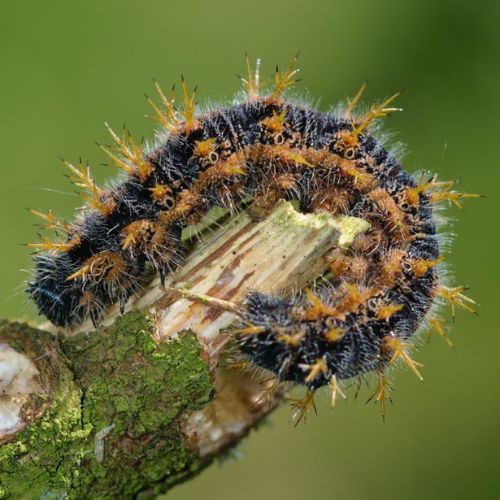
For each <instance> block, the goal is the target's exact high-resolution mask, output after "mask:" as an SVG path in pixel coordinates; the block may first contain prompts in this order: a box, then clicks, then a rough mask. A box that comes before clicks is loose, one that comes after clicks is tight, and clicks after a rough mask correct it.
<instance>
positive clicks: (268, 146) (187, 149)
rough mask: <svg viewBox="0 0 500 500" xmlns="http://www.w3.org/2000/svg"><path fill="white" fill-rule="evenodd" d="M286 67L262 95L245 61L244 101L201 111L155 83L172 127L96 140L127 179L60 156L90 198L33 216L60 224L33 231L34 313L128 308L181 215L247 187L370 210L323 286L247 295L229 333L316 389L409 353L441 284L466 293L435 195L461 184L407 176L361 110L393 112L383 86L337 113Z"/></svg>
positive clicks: (268, 199)
mask: <svg viewBox="0 0 500 500" xmlns="http://www.w3.org/2000/svg"><path fill="white" fill-rule="evenodd" d="M294 74H295V72H294V71H292V70H291V69H289V70H288V71H287V72H286V73H285V74H283V75H281V74H277V76H276V87H275V89H274V90H273V91H272V93H270V94H268V95H266V96H263V95H260V93H259V88H258V81H257V80H258V79H257V76H256V75H252V74H249V79H248V80H245V83H246V84H247V98H246V99H245V100H244V101H243V102H241V103H238V104H235V105H232V106H229V107H227V108H221V109H217V110H215V111H211V112H209V113H206V114H204V115H198V116H197V115H196V114H195V113H194V100H193V98H192V97H190V96H189V95H188V94H187V91H186V88H185V85H184V84H183V90H184V101H185V107H184V111H183V112H179V111H178V110H177V109H176V108H175V107H174V106H173V100H171V98H170V97H165V95H163V94H162V93H160V97H161V100H162V103H163V105H164V109H159V108H158V107H156V105H154V104H153V106H154V108H155V110H156V112H157V113H158V116H159V118H160V120H161V121H162V123H163V124H164V125H165V127H166V128H167V129H168V134H167V135H165V138H164V139H163V140H162V141H160V143H159V144H158V145H157V147H156V148H155V149H154V150H152V151H150V152H148V153H145V152H143V150H142V148H141V147H140V146H137V145H136V144H135V143H134V142H133V139H131V138H129V137H126V136H123V137H118V136H116V135H115V134H114V133H113V132H112V136H113V139H114V140H115V142H116V144H117V146H118V150H119V154H116V153H114V152H112V151H111V150H109V149H108V148H104V147H103V149H105V151H106V153H107V154H108V155H109V156H110V157H111V158H112V159H113V160H114V161H115V162H116V163H117V165H118V166H119V167H120V168H122V169H123V170H126V171H127V173H128V178H127V179H126V180H124V181H123V182H121V183H119V184H117V185H116V186H115V187H113V188H111V189H109V190H106V189H101V188H97V187H96V186H95V185H94V184H93V181H92V179H91V177H90V174H89V172H88V170H86V168H85V167H84V166H81V167H80V168H79V169H78V168H75V167H73V166H71V165H70V168H71V169H72V170H73V172H74V174H75V176H76V181H77V184H78V185H81V186H83V187H85V188H86V189H87V191H88V192H89V198H88V199H89V208H88V209H87V210H86V211H85V212H82V214H81V215H80V216H79V217H77V219H76V220H75V221H73V222H72V223H70V224H62V223H58V222H54V219H53V216H52V215H51V214H50V213H49V214H47V215H43V216H44V218H45V219H46V220H48V221H49V226H50V227H54V228H56V229H58V230H59V231H61V230H62V231H63V232H64V233H65V239H64V241H63V242H62V243H53V242H50V241H49V240H44V242H43V243H41V244H37V246H38V248H39V249H41V250H42V251H43V252H42V253H38V254H37V255H36V256H35V265H36V277H35V279H34V280H33V282H31V283H30V284H29V293H30V295H31V297H32V299H33V301H34V302H35V303H36V305H37V306H38V308H39V310H40V312H41V313H43V314H44V315H45V316H47V318H48V319H49V320H50V321H51V322H53V323H54V324H55V325H58V326H62V327H65V326H71V325H75V324H77V323H80V322H82V321H83V320H84V319H85V318H87V317H89V316H90V317H91V318H92V320H93V321H94V323H97V322H98V320H99V317H100V315H101V314H102V313H103V311H105V310H106V309H107V308H108V307H109V306H110V305H111V304H113V303H115V302H117V301H119V302H120V304H121V306H122V308H123V307H124V306H125V303H126V301H127V299H128V298H129V296H130V295H131V294H134V293H135V292H137V291H138V290H140V289H141V287H142V286H143V285H144V283H145V282H146V280H147V279H149V278H148V277H150V274H151V270H156V271H158V272H159V273H160V275H161V277H162V280H164V277H165V275H166V274H167V273H170V272H171V271H172V270H173V269H175V267H176V266H178V265H179V263H180V262H181V258H182V255H183V244H182V243H181V232H182V230H183V229H184V228H185V227H187V226H189V225H191V224H193V223H196V222H198V221H199V220H200V219H201V218H202V217H203V216H204V214H206V212H207V211H208V210H209V209H210V208H211V207H213V206H214V205H219V206H225V207H228V206H229V207H231V206H234V205H237V204H238V203H239V202H240V201H241V200H242V199H248V197H249V196H251V197H252V198H253V200H254V203H255V204H256V205H257V206H259V207H263V208H265V209H269V208H272V207H273V205H274V204H275V203H276V202H277V201H278V200H280V199H296V200H298V201H299V204H300V208H301V210H302V211H304V212H319V211H328V212H329V213H331V214H332V215H335V216H336V215H344V214H345V215H351V216H356V217H361V218H363V219H365V220H367V221H368V222H369V223H370V228H369V230H368V231H367V232H366V233H364V234H362V235H359V236H358V237H357V238H356V240H355V241H354V244H353V245H352V247H351V248H350V249H349V250H341V249H339V250H337V251H336V252H334V254H333V255H332V261H331V270H330V271H331V272H330V273H329V274H328V275H325V277H324V280H323V283H324V284H323V285H321V286H315V287H313V288H312V289H307V290H305V291H304V292H302V293H301V294H300V295H299V296H296V297H292V298H290V299H284V298H275V297H270V296H267V295H265V294H262V293H251V294H249V295H248V297H247V299H246V301H245V308H246V311H247V317H246V321H245V324H244V325H243V328H242V329H241V330H239V331H238V332H237V333H236V334H235V335H236V338H237V339H238V343H239V345H240V347H241V350H242V351H243V352H244V353H246V354H247V355H248V357H249V358H250V359H251V360H252V361H253V362H255V363H256V364H258V365H260V366H262V367H265V368H268V369H270V370H272V371H273V372H275V373H276V374H277V375H278V376H279V378H280V379H281V380H292V381H295V382H300V383H303V384H305V385H307V386H308V387H309V388H310V389H316V388H318V387H320V386H322V385H325V384H328V383H331V381H332V380H335V379H337V378H338V379H345V378H350V377H353V376H356V375H359V374H362V373H364V372H367V371H372V370H377V371H381V370H383V368H384V367H385V366H386V365H387V363H388V362H389V361H391V360H393V359H395V358H397V357H403V358H404V357H405V356H406V351H405V341H406V339H409V338H410V337H411V336H412V335H413V334H414V333H415V332H416V330H417V329H418V328H419V326H420V325H421V324H422V323H423V321H424V318H425V317H426V314H427V313H428V311H429V309H430V308H431V305H432V304H433V301H434V299H435V297H436V296H438V295H446V293H447V294H448V296H449V297H448V298H450V297H451V300H452V301H454V302H455V303H458V302H459V301H462V303H463V302H464V299H466V298H464V297H463V296H462V295H460V294H459V292H460V291H461V289H460V290H458V289H449V288H446V287H444V286H443V285H440V284H439V283H438V278H437V273H436V268H435V266H436V264H437V263H438V262H439V261H440V253H439V245H438V240H437V237H436V225H435V221H434V218H433V210H432V205H433V203H435V202H438V201H441V200H452V201H453V198H452V195H453V196H454V199H456V198H458V197H459V196H460V195H459V194H457V193H456V192H454V191H451V190H450V189H449V185H448V184H445V183H438V182H436V180H435V179H434V178H433V179H430V180H427V181H426V182H424V181H423V180H421V181H420V182H417V181H415V180H414V179H413V178H412V177H411V176H410V175H409V174H408V173H407V172H406V171H405V170H404V169H403V168H402V167H401V165H400V164H399V162H398V161H397V159H396V158H395V157H394V156H392V155H391V154H389V153H388V152H387V151H386V150H385V149H384V147H382V145H381V144H380V143H379V142H378V141H377V140H376V139H375V138H374V137H373V136H372V135H370V133H369V130H370V128H371V127H372V122H373V121H374V120H375V119H376V118H379V117H382V116H385V115H386V114H387V113H389V112H390V111H394V108H388V107H387V105H388V104H389V102H390V100H388V101H386V102H385V103H383V104H382V105H380V106H375V105H374V106H372V107H371V108H370V110H369V111H367V112H366V113H365V114H363V115H361V116H355V115H354V114H353V109H352V108H353V107H354V104H355V102H354V101H350V102H349V105H348V106H347V108H346V109H344V111H343V112H341V113H340V112H339V113H332V114H329V113H322V112H319V111H317V110H315V109H312V108H310V107H307V106H301V105H298V104H294V103H292V102H289V101H286V100H284V99H282V97H281V94H282V92H283V90H284V89H286V88H287V87H288V86H289V85H290V84H291V83H292V82H293V75H294ZM358 97H359V96H358ZM356 100H357V99H356ZM453 290H456V293H452V292H453ZM459 305H463V304H459ZM408 359H409V358H408ZM403 360H404V359H403ZM408 363H411V361H409V362H408ZM411 367H412V369H413V368H415V366H414V365H413V366H411ZM415 370H416V369H415Z"/></svg>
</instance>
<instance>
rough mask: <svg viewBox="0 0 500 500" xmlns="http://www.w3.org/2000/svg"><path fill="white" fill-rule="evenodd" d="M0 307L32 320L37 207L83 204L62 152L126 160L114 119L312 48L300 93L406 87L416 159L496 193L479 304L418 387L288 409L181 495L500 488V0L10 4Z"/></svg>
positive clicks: (1, 33)
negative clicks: (112, 148) (103, 151)
mask: <svg viewBox="0 0 500 500" xmlns="http://www.w3.org/2000/svg"><path fill="white" fill-rule="evenodd" d="M0 41H1V43H0V56H1V58H0V60H1V78H0V114H1V120H0V141H1V146H0V165H1V172H2V176H1V186H0V216H1V230H2V232H1V238H2V245H1V247H0V255H1V263H2V264H1V266H2V267H1V274H0V275H1V277H2V287H1V291H0V315H1V316H10V317H19V318H21V317H23V318H26V317H30V315H31V316H32V315H33V310H31V309H29V308H28V307H27V305H26V298H25V296H24V293H23V291H22V287H21V288H19V284H20V283H22V281H23V280H24V279H25V278H26V275H25V274H23V272H22V271H21V269H23V268H24V269H26V268H29V267H30V258H29V252H28V251H27V249H25V248H24V247H22V246H21V243H23V242H28V241H32V240H33V239H34V238H35V231H36V229H35V227H34V220H33V218H32V216H30V215H29V214H28V212H27V211H26V210H25V208H26V207H30V208H35V209H44V210H46V209H48V208H52V209H53V210H54V211H55V212H56V213H59V214H61V215H64V216H68V215H69V214H71V213H72V210H73V209H74V207H75V206H77V204H78V199H77V198H76V197H75V194H74V188H73V187H72V186H71V185H69V184H68V182H67V180H66V179H65V178H64V175H63V174H64V173H65V172H64V169H63V167H62V165H61V163H60V162H59V160H58V159H57V158H58V156H63V157H64V158H67V159H69V160H71V161H78V157H79V156H80V155H82V157H83V158H85V159H88V160H89V161H90V163H91V165H94V166H95V169H94V171H95V173H96V177H97V178H98V179H104V178H106V177H109V176H110V175H112V174H113V172H111V171H110V169H107V168H106V167H102V166H101V163H102V162H103V161H104V158H103V157H102V155H100V154H99V153H98V151H97V148H96V147H95V146H94V144H93V142H94V141H95V140H97V141H104V142H108V139H107V137H106V132H105V130H104V127H103V122H104V121H105V120H107V121H109V123H110V124H111V125H112V126H114V127H117V128H120V127H121V125H122V124H123V123H124V121H125V120H126V123H127V126H129V127H130V128H131V130H132V131H133V132H134V133H135V134H136V135H137V136H139V137H140V136H142V135H144V136H145V137H151V136H152V130H153V128H154V126H155V125H154V123H153V122H152V121H151V120H148V119H146V118H144V114H145V113H146V112H147V111H148V110H147V106H146V103H145V102H144V98H143V96H142V93H143V91H147V92H148V93H151V92H152V77H156V78H157V79H158V81H159V82H161V83H162V84H163V86H164V87H168V86H170V84H171V83H172V82H174V81H179V77H180V74H181V73H183V74H184V75H185V76H186V77H187V79H188V82H189V83H192V84H198V86H199V88H200V94H199V95H200V98H201V99H205V98H206V99H218V98H219V97H224V96H230V95H231V94H232V93H233V92H234V91H235V90H237V89H238V87H239V83H238V81H237V79H236V78H235V74H236V73H241V72H243V71H244V58H243V54H244V51H248V52H249V53H250V54H251V55H252V56H254V57H255V56H259V57H262V58H263V64H264V66H263V71H264V72H267V73H269V74H271V73H272V71H273V68H274V64H276V63H279V64H281V65H285V64H287V63H288V61H289V60H290V58H291V56H292V55H293V54H294V53H295V52H296V51H297V50H298V49H301V58H300V66H301V68H302V74H301V77H302V78H303V82H302V83H301V87H302V88H308V89H309V90H310V91H311V93H312V94H313V95H315V96H318V97H321V106H322V107H323V109H326V108H327V107H328V105H330V104H331V103H335V102H337V101H338V100H339V99H343V98H344V97H345V96H346V95H347V94H349V95H352V94H353V93H354V92H355V91H356V90H357V89H358V87H359V85H360V84H361V83H362V82H363V81H365V80H367V81H368V83H369V87H368V98H369V99H372V98H376V97H383V96H387V95H389V94H391V93H393V92H394V91H398V90H401V89H405V92H404V94H403V95H402V97H401V98H400V100H399V102H398V104H399V105H401V106H402V107H404V109H405V112H404V113H400V114H397V115H395V116H392V117H391V118H390V119H389V121H388V124H387V125H388V127H389V128H390V129H392V130H396V131H398V132H399V133H398V136H397V138H398V139H399V140H401V141H403V142H405V143H406V144H407V145H408V151H409V152H408V154H407V156H406V158H405V165H406V166H407V168H408V169H409V170H415V169H419V168H429V169H432V170H434V171H437V172H439V174H441V176H442V177H443V178H445V179H457V178H459V179H461V180H462V189H464V190H466V191H469V192H476V193H482V194H484V195H486V198H485V199H481V200H472V201H470V202H468V203H466V207H465V209H464V210H463V211H461V212H460V211H458V210H454V211H452V214H453V216H454V217H457V221H456V223H455V225H454V228H453V232H454V233H456V234H457V235H458V236H457V237H456V240H455V243H454V245H453V252H452V255H451V256H450V258H449V261H450V262H451V263H452V265H453V269H454V271H455V274H456V282H457V283H460V284H462V283H465V284H470V285H471V290H470V292H469V293H470V295H471V296H472V297H473V298H474V299H476V300H477V301H478V302H479V304H480V307H479V308H478V310H479V317H474V316H472V315H469V314H465V313H459V314H458V316H457V318H456V322H455V325H454V326H453V328H452V333H451V337H452V339H453V341H454V342H455V345H456V349H455V350H450V349H449V348H448V347H447V346H446V345H445V343H444V342H442V341H441V340H440V339H439V338H434V339H433V341H432V342H431V343H430V344H425V345H424V346H423V348H422V349H421V350H420V351H419V352H418V354H417V356H416V357H417V359H418V360H419V361H421V362H422V363H424V365H425V368H424V369H423V374H424V376H425V383H424V384H420V383H419V382H418V381H417V380H416V379H415V377H413V376H412V375H411V374H409V373H407V372H402V373H398V374H397V377H396V378H397V381H396V391H395V394H394V399H395V404H394V405H392V406H390V407H389V409H388V418H387V420H386V422H385V423H383V422H382V420H381V418H380V414H379V411H378V408H376V407H375V406H374V405H372V404H370V405H366V406H365V405H364V404H363V403H364V401H365V400H366V399H367V396H368V392H366V393H364V394H363V395H362V397H360V398H359V399H358V401H356V402H352V401H349V402H346V403H344V402H343V401H342V402H341V403H340V404H338V407H337V408H336V409H335V411H334V412H331V411H330V409H329V408H328V405H327V398H326V396H325V397H324V398H319V399H321V401H320V404H319V416H318V417H317V418H314V417H311V418H309V419H308V422H307V424H306V425H300V426H298V427H297V428H294V427H293V425H291V424H290V411H289V409H288V408H282V409H281V410H279V411H278V412H276V413H275V414H274V415H273V416H272V418H271V419H270V425H269V426H265V427H264V428H262V429H260V430H259V431H258V432H255V433H253V434H252V436H251V438H250V439H247V440H246V441H245V442H244V443H243V444H242V446H241V447H240V451H241V452H242V455H243V458H242V459H241V460H234V461H231V460H229V461H226V462H224V463H223V464H221V465H220V466H218V465H214V466H212V467H211V468H209V469H208V470H206V471H205V472H203V473H202V474H201V475H200V476H199V477H198V478H196V479H194V480H192V481H190V482H189V483H187V484H184V485H181V486H179V487H177V488H176V489H174V490H173V491H172V492H171V494H170V495H169V497H170V498H172V499H176V500H186V499H197V498H203V499H207V500H208V499H212V498H213V499H217V500H226V499H242V500H246V499H254V498H264V499H267V498H270V499H271V498H272V499H273V500H282V499H283V500H285V499H286V500H299V499H300V500H302V499H309V498H328V499H330V498H331V499H339V500H344V499H365V498H367V499H370V500H377V499H384V500H392V499H424V498H425V499H438V498H439V499H442V498H454V499H462V498H471V497H472V498H480V499H487V498H500V484H499V483H500V476H499V473H498V468H499V465H500V463H499V462H500V460H499V457H500V437H499V426H500V418H499V417H500V398H499V389H498V369H497V366H498V355H499V352H500V332H499V328H498V318H497V317H496V316H495V314H496V313H500V307H499V306H500V304H499V300H498V292H499V283H500V280H499V273H498V266H497V256H498V244H499V242H500V239H499V237H498V217H499V202H498V189H499V188H498V186H499V181H500V178H499V177H500V176H499V172H500V169H499V161H500V158H499V156H500V155H499V150H498V139H497V137H498V136H497V134H498V129H499V127H498V122H499V118H500V99H499V91H500V88H499V87H500V85H499V81H500V80H499V78H500V52H499V50H500V4H499V3H498V2H494V1H491V0H476V1H475V2H470V1H468V2H462V1H457V0H448V1H442V0H441V1H438V0H419V1H402V0H380V1H372V0H364V1H352V2H347V1H342V2H340V1H332V0H320V1H312V0H310V1H308V2H306V1H297V0H287V1H282V0H280V1H269V0H268V1H261V0H254V1H251V2H235V1H229V0H224V1H217V0H212V1H197V2H191V1H184V2H177V3H174V2H167V1H160V0H147V1H131V0H99V1H97V0H85V1H84V2H68V1H67V0H52V1H46V2H39V1H35V0H31V1H23V0H17V1H16V2H6V1H4V2H2V11H1V19H0Z"/></svg>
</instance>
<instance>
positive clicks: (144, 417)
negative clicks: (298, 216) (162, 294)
mask: <svg viewBox="0 0 500 500" xmlns="http://www.w3.org/2000/svg"><path fill="white" fill-rule="evenodd" d="M151 333H152V332H151V323H150V321H149V318H148V317H147V316H145V315H143V314H142V313H139V312H137V311H133V312H130V313H128V314H127V315H125V316H123V317H121V318H119V319H118V320H117V321H116V322H115V324H114V325H113V327H111V328H110V329H109V330H108V331H104V332H98V333H92V334H79V335H76V336H75V337H72V338H69V339H64V340H62V341H61V345H62V350H63V351H64V355H65V356H66V357H67V358H68V359H69V360H70V369H71V370H69V369H67V370H66V372H65V373H63V374H62V375H63V377H65V378H63V379H61V384H60V391H59V393H58V394H57V397H56V399H55V401H54V403H55V404H54V405H53V406H52V407H51V409H50V411H49V412H47V414H46V415H44V416H43V418H41V419H39V420H38V421H36V422H35V423H34V424H33V425H31V426H30V427H29V428H27V429H26V430H25V431H23V432H22V433H20V434H19V436H17V439H16V441H15V442H12V443H9V444H7V445H4V446H3V447H1V448H0V465H1V469H0V485H1V487H2V488H3V491H4V493H3V494H4V496H8V495H12V496H14V497H20V496H22V497H23V498H38V497H40V496H42V495H43V496H44V497H47V495H48V494H50V495H54V494H55V495H59V494H61V493H64V494H65V495H67V496H68V497H70V498H84V497H85V498H89V497H91V498H109V497H118V498H130V497H132V496H135V495H137V494H138V493H139V492H140V491H143V490H144V489H145V488H146V487H148V488H149V490H148V494H151V495H155V494H157V493H159V492H162V491H165V490H166V489H168V487H169V486H170V485H172V484H174V483H176V482H178V481H179V480H180V479H182V478H183V477H185V476H186V475H187V474H191V473H193V472H194V471H196V470H197V469H199V468H200V467H201V466H202V465H203V464H202V463H201V462H200V461H199V460H198V458H197V457H196V456H195V455H194V454H193V453H191V452H189V451H188V450H187V448H186V446H185V443H184V441H183V436H182V433H181V431H180V427H179V425H180V424H179V417H180V415H181V414H182V413H183V412H185V411H190V410H197V409H201V408H203V407H204V406H205V405H206V404H207V403H208V402H209V400H210V397H211V395H212V386H211V380H210V375H209V372H208V368H207V366H206V364H205V362H204V361H203V360H202V359H201V355H200V354H201V348H200V345H199V343H198V340H197V339H196V337H195V336H194V335H193V334H191V333H185V334H183V335H180V336H179V338H178V339H176V340H171V341H168V342H162V343H160V344H156V343H155V342H154V340H153V339H152V336H151ZM73 376H74V377H75V380H74V381H73V380H72V377H73ZM111 425H114V427H113V428H112V430H110V432H109V434H107V435H106V436H105V437H104V438H103V439H102V442H101V444H102V445H104V458H103V460H102V461H99V460H98V458H97V457H96V454H95V446H96V441H95V437H96V433H97V432H99V431H101V430H103V429H105V428H108V427H109V426H111ZM27 450H29V454H28V453H27ZM0 497H1V495H0Z"/></svg>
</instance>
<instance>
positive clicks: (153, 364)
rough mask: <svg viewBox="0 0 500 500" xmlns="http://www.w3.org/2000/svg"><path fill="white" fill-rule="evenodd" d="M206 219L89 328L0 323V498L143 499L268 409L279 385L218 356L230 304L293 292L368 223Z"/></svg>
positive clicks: (180, 477)
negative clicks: (130, 296) (154, 275)
mask: <svg viewBox="0 0 500 500" xmlns="http://www.w3.org/2000/svg"><path fill="white" fill-rule="evenodd" d="M205 225H206V224H205ZM218 225H219V228H218V229H217V231H213V230H211V229H210V230H209V231H212V232H211V233H209V235H208V236H207V234H206V233H207V229H205V231H204V233H205V234H204V236H205V237H204V238H203V239H202V240H201V242H199V243H198V244H196V245H195V246H194V248H193V250H192V251H191V252H190V254H189V256H188V257H187V259H186V261H185V263H184V265H183V266H182V268H181V269H180V270H179V271H178V272H176V273H175V274H173V275H172V276H171V277H170V278H169V279H168V280H167V283H166V288H165V289H163V288H162V287H161V286H160V284H159V282H158V279H156V280H153V281H152V283H151V284H150V285H149V286H148V288H147V289H146V290H145V291H144V292H143V293H142V294H141V296H138V297H136V298H134V300H131V301H130V304H129V306H128V309H127V312H126V313H125V314H124V315H120V314H119V312H118V311H117V310H116V308H115V309H112V310H111V311H109V313H108V314H107V315H106V317H105V318H104V319H103V321H102V322H101V324H100V326H99V328H98V329H97V330H95V329H94V328H93V327H92V326H91V324H88V323H86V324H84V325H81V326H80V327H78V328H75V329H72V330H67V331H59V330H57V329H56V328H54V327H53V326H52V325H48V324H45V325H41V326H39V327H38V328H35V327H33V326H30V325H28V324H20V323H10V322H8V321H3V322H0V443H1V444H0V498H40V497H44V498H48V497H54V496H55V497H61V498H65V497H69V498H114V497H118V498H134V497H154V496H156V495H158V494H160V493H162V492H165V491H167V490H168V489H169V488H170V487H171V486H173V485H174V484H176V483H178V482H180V481H184V480H186V479H187V478H189V477H192V476H193V475H194V474H196V473H198V472H199V471H200V470H202V469H203V468H204V467H205V466H207V465H208V464H209V463H210V462H211V461H212V459H213V458H214V457H216V456H217V455H219V454H221V453H224V451H225V450H226V449H227V448H229V447H230V446H233V445H234V444H235V443H237V442H238V441H239V440H240V439H241V438H242V437H243V436H245V435H246V434H247V433H248V432H249V431H250V430H251V429H252V428H254V427H255V426H256V425H257V424H258V423H259V422H260V421H261V420H262V419H263V418H265V417H266V415H268V414H269V413H270V412H271V411H272V410H273V409H274V408H275V407H276V406H277V405H278V404H279V402H280V401H281V399H282V398H283V395H284V388H283V386H282V384H280V383H279V382H278V381H276V380H275V379H274V378H273V377H272V376H271V375H270V374H269V373H264V372H263V371H260V372H258V374H257V376H256V375H255V370H251V371H250V370H246V369H244V363H243V362H241V361H242V360H241V359H238V357H237V356H236V358H235V359H231V356H230V355H228V354H227V353H228V352H231V351H234V349H230V348H228V347H229V346H230V345H231V330H230V327H231V325H232V324H233V323H234V322H235V321H238V312H239V310H240V308H241V305H242V301H243V299H244V297H245V295H246V294H247V293H248V291H249V290H260V291H265V292H268V293H278V292H279V293H289V292H290V291H292V290H293V289H297V288H300V287H301V286H303V285H304V284H305V283H307V282H309V281H311V280H312V279H314V278H315V277H317V276H318V275H319V274H320V273H322V272H323V271H325V270H326V269H327V267H328V264H327V256H328V253H329V252H330V251H331V250H332V249H334V248H335V247H337V246H344V247H345V246H348V245H349V244H350V242H351V241H352V239H353V238H354V237H355V236H356V234H358V233H359V232H361V231H364V230H366V229H367V223H366V222H364V221H362V220H360V219H356V218H352V217H342V218H338V219H334V218H332V217H330V216H328V215H326V214H319V215H303V214H299V213H298V212H296V211H295V210H294V209H293V207H292V206H291V205H290V204H289V203H286V202H282V203H279V204H278V206H277V207H276V208H275V209H274V210H273V212H272V213H271V214H270V215H269V216H268V217H267V218H266V219H265V220H262V221H255V220H252V219H251V218H250V217H249V216H248V215H247V214H245V213H241V214H239V215H237V216H236V217H231V218H229V217H228V218H227V220H222V221H219V224H218ZM201 229H202V228H198V230H200V231H201ZM242 367H243V368H242Z"/></svg>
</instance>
